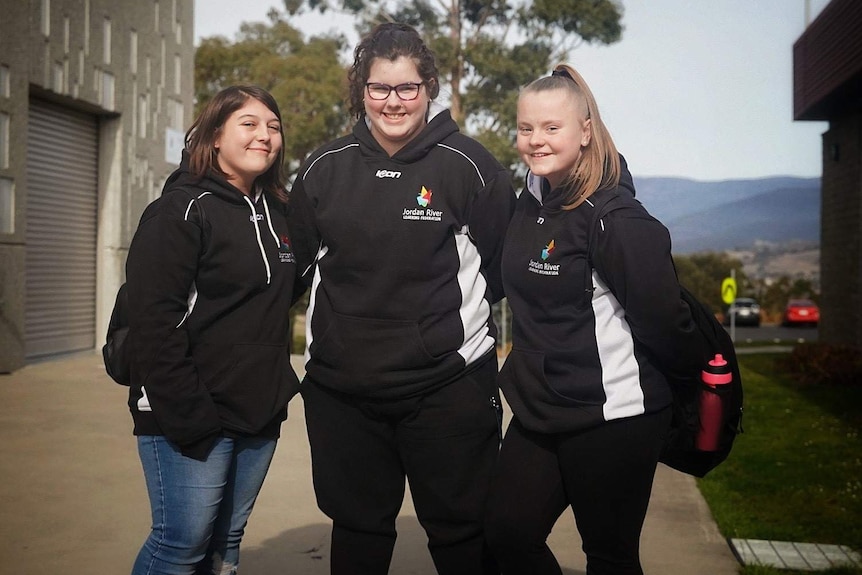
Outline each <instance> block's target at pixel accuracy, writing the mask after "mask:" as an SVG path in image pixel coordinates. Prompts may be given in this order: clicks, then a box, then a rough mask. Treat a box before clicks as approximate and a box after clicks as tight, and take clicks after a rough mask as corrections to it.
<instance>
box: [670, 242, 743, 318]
mask: <svg viewBox="0 0 862 575" xmlns="http://www.w3.org/2000/svg"><path fill="white" fill-rule="evenodd" d="M673 261H674V265H675V266H676V271H677V275H678V276H679V281H680V283H682V284H683V285H684V286H685V287H687V288H688V289H689V291H691V293H693V294H694V295H695V296H697V298H698V299H699V300H700V301H702V302H703V303H705V304H707V305H708V306H709V307H711V308H712V311H713V312H715V313H720V312H722V311H723V310H724V309H725V308H726V307H727V306H726V305H725V304H724V302H722V300H721V282H722V280H724V278H726V277H729V276H730V275H731V270H732V271H733V272H734V274H735V276H736V283H737V285H738V286H739V289H738V290H737V293H738V294H739V296H740V297H742V296H744V295H745V294H747V293H751V291H750V288H749V286H750V282H749V280H748V277H747V276H746V275H745V272H743V271H742V262H741V261H739V260H738V259H736V258H733V257H731V256H729V255H727V254H725V253H717V252H704V253H698V254H691V255H675V256H674V257H673Z"/></svg>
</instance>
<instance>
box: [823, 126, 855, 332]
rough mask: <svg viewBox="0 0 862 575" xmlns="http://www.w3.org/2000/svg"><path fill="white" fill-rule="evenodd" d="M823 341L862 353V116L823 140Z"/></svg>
mask: <svg viewBox="0 0 862 575" xmlns="http://www.w3.org/2000/svg"><path fill="white" fill-rule="evenodd" d="M821 202H822V204H821V226H820V229H821V231H820V235H821V239H820V246H821V250H820V254H821V256H820V267H821V270H820V273H821V285H822V289H821V311H822V313H821V322H820V331H819V334H820V340H821V341H825V342H828V343H842V344H849V345H854V346H857V347H860V348H862V295H860V294H862V112H857V113H855V114H851V115H848V116H843V117H839V118H833V119H832V121H831V122H830V123H829V131H828V132H826V133H825V134H824V136H823V179H822V199H821Z"/></svg>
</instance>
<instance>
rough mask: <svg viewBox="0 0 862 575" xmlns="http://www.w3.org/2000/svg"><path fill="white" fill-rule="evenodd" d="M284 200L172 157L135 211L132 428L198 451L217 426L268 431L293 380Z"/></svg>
mask: <svg viewBox="0 0 862 575" xmlns="http://www.w3.org/2000/svg"><path fill="white" fill-rule="evenodd" d="M285 209H286V208H285V206H284V205H283V204H281V203H280V202H279V201H278V200H277V199H275V198H274V197H272V196H270V195H269V194H268V193H262V194H260V195H259V196H258V197H257V198H256V199H253V198H249V197H247V196H245V195H244V194H243V193H242V192H240V191H239V190H238V189H237V188H235V187H234V186H233V185H231V184H230V183H228V182H227V181H226V180H225V179H224V178H223V177H221V176H218V175H215V174H211V175H210V176H208V177H206V178H204V179H203V180H202V181H198V180H196V179H195V178H193V177H192V176H191V175H190V174H189V173H188V158H187V157H186V156H185V155H184V158H183V162H182V164H181V165H180V168H179V169H178V170H177V171H176V172H174V173H173V174H172V175H171V177H170V178H169V179H168V181H167V183H166V184H165V187H164V191H163V194H162V196H161V197H160V198H159V199H157V200H156V201H154V202H153V203H151V204H150V205H149V206H148V207H147V209H146V210H145V211H144V214H143V216H142V217H141V221H140V224H139V226H138V229H137V231H136V232H135V236H134V238H133V240H132V244H131V247H130V248H129V256H128V259H127V261H126V278H127V285H128V293H129V309H130V317H129V323H130V328H131V331H130V334H131V335H130V339H131V341H132V342H133V346H134V355H133V361H132V373H131V376H132V381H131V387H130V394H129V408H130V410H131V413H132V417H133V419H134V422H135V434H136V435H164V436H165V437H167V438H168V439H169V440H171V441H172V442H174V443H176V444H177V445H179V446H180V448H181V449H182V451H183V453H184V454H186V455H189V456H192V457H195V458H198V459H201V458H203V457H205V456H206V454H207V453H208V451H209V448H210V447H211V445H212V442H213V441H214V440H215V438H216V437H218V436H220V435H225V436H255V435H259V436H265V437H278V433H279V426H280V423H281V422H282V421H283V420H284V419H285V418H286V416H287V412H286V406H287V402H288V400H290V398H291V397H292V396H293V395H294V394H295V393H296V392H297V391H298V389H299V382H298V380H297V377H296V375H295V374H294V373H293V370H292V369H291V366H290V356H289V349H288V325H289V320H288V309H289V308H290V305H291V303H292V301H293V300H294V299H295V298H294V296H295V295H296V294H295V293H294V280H295V279H296V260H295V258H294V256H293V253H292V250H291V247H290V240H289V238H288V233H287V222H286V219H285Z"/></svg>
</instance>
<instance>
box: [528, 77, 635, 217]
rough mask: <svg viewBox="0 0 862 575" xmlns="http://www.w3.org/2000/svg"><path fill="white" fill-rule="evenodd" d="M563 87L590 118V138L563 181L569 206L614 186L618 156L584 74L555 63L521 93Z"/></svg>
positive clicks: (618, 172) (617, 178)
mask: <svg viewBox="0 0 862 575" xmlns="http://www.w3.org/2000/svg"><path fill="white" fill-rule="evenodd" d="M547 90H565V91H566V92H567V93H568V94H569V95H570V96H571V97H572V98H573V99H574V100H575V101H576V102H579V103H580V104H581V106H582V107H583V108H585V109H586V112H587V117H586V118H585V120H589V121H590V128H591V137H590V142H589V144H587V145H586V146H584V147H583V149H582V150H581V155H580V157H579V158H578V161H577V162H575V164H574V165H573V166H572V168H571V171H570V172H569V175H568V176H567V177H566V178H565V180H564V181H563V185H564V186H565V187H566V189H567V194H566V199H565V203H564V205H563V209H565V210H572V209H574V208H576V207H578V206H579V205H581V204H582V203H583V202H584V200H586V199H587V198H589V197H590V196H591V195H593V194H594V193H595V192H597V191H598V190H601V189H605V188H614V187H616V186H617V185H618V184H619V181H620V156H619V153H618V152H617V148H616V146H615V145H614V140H613V138H611V134H610V132H608V129H607V127H606V126H605V124H604V123H603V122H602V118H601V115H600V114H599V107H598V105H597V104H596V99H595V97H594V96H593V93H592V91H591V90H590V87H589V86H587V82H586V81H585V80H584V78H583V77H582V76H581V75H580V74H578V72H577V71H576V70H575V69H574V68H572V67H571V66H569V65H568V64H558V65H557V66H556V67H555V68H554V71H553V73H552V74H551V75H550V76H545V77H542V78H539V79H538V80H534V81H532V82H531V83H529V84H528V85H527V86H526V87H524V88H523V90H521V94H525V93H529V92H544V91H547Z"/></svg>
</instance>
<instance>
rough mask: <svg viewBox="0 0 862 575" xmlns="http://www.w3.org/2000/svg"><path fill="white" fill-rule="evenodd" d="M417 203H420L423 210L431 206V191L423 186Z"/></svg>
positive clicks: (417, 197)
mask: <svg viewBox="0 0 862 575" xmlns="http://www.w3.org/2000/svg"><path fill="white" fill-rule="evenodd" d="M416 203H418V204H419V205H420V206H422V207H423V208H427V207H428V206H430V205H431V190H429V189H428V188H426V187H425V186H422V191H420V192H419V195H418V196H416Z"/></svg>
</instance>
